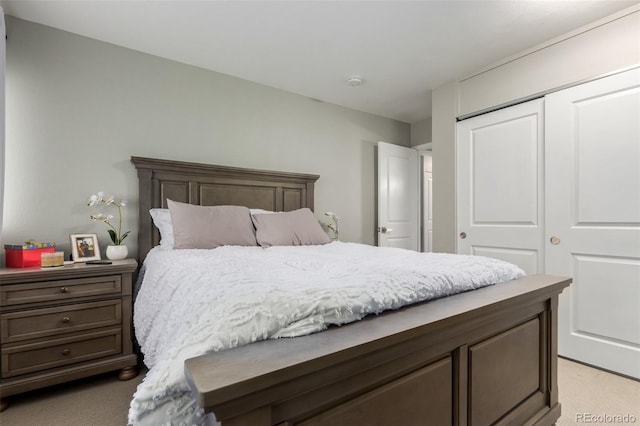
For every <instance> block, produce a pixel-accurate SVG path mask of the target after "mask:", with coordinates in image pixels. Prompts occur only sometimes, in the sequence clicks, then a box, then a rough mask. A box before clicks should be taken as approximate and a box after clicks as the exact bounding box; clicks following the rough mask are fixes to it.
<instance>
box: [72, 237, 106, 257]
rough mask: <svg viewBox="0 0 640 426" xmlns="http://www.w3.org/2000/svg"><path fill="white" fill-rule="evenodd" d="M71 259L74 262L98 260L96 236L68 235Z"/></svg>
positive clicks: (98, 251) (98, 247)
mask: <svg viewBox="0 0 640 426" xmlns="http://www.w3.org/2000/svg"><path fill="white" fill-rule="evenodd" d="M69 239H70V240H71V258H72V259H73V261H74V262H87V261H89V260H100V259H101V258H100V246H99V245H98V234H70V235H69Z"/></svg>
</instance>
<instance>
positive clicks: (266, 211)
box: [249, 209, 279, 216]
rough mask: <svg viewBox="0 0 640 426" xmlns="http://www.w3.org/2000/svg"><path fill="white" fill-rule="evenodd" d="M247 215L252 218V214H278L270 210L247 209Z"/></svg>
mask: <svg viewBox="0 0 640 426" xmlns="http://www.w3.org/2000/svg"><path fill="white" fill-rule="evenodd" d="M249 213H251V216H253V215H254V214H273V213H279V212H274V211H271V210H262V209H249Z"/></svg>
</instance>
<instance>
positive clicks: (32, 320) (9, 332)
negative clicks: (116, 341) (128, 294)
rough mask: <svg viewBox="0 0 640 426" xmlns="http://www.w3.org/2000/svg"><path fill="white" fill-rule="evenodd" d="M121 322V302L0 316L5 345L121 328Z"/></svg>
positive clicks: (81, 304) (61, 307)
mask: <svg viewBox="0 0 640 426" xmlns="http://www.w3.org/2000/svg"><path fill="white" fill-rule="evenodd" d="M121 321H122V302H121V300H120V299H115V300H105V301H103V302H91V303H79V304H75V305H67V306H60V307H57V308H46V309H31V310H25V311H21V312H13V313H8V314H2V315H0V324H1V325H2V327H1V328H2V334H1V335H0V341H1V342H2V343H3V344H5V343H11V342H17V341H21V340H26V339H36V338H40V337H46V336H54V335H58V334H63V333H71V332H74V331H81V330H88V329H92V328H99V327H107V326H112V325H118V324H120V323H121Z"/></svg>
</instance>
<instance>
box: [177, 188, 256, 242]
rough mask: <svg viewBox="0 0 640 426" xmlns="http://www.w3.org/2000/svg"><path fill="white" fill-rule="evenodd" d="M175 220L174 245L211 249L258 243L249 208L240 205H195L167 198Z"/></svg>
mask: <svg viewBox="0 0 640 426" xmlns="http://www.w3.org/2000/svg"><path fill="white" fill-rule="evenodd" d="M167 206H168V207H169V212H171V222H172V223H173V238H174V241H175V245H174V248H177V249H212V248H216V247H220V246H255V245H257V243H256V235H255V230H254V228H253V225H252V223H251V215H250V214H249V209H248V208H246V207H241V206H196V205H193V204H185V203H179V202H177V201H173V200H167Z"/></svg>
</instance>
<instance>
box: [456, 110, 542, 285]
mask: <svg viewBox="0 0 640 426" xmlns="http://www.w3.org/2000/svg"><path fill="white" fill-rule="evenodd" d="M543 107H544V101H543V100H542V99H537V100H533V101H529V102H526V103H523V104H520V105H515V106H513V107H510V108H505V109H501V110H498V111H494V112H491V113H488V114H484V115H481V116H478V117H474V118H470V119H468V120H464V121H461V122H459V123H458V127H457V146H456V148H457V151H456V155H457V161H456V166H457V172H456V173H457V196H456V197H457V201H458V205H457V232H458V247H457V251H458V253H462V254H475V255H481V256H488V257H494V258H498V259H502V260H506V261H508V262H511V263H514V264H516V265H518V266H520V267H521V268H522V269H523V270H524V271H525V272H526V273H527V274H535V273H541V272H543V271H544V254H543V248H544V241H543V238H544V228H543V220H544V210H543V207H544V206H543V197H544V196H543V193H542V191H543V186H544V179H543V173H544V164H543V157H544V129H543V124H544V120H543Z"/></svg>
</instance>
